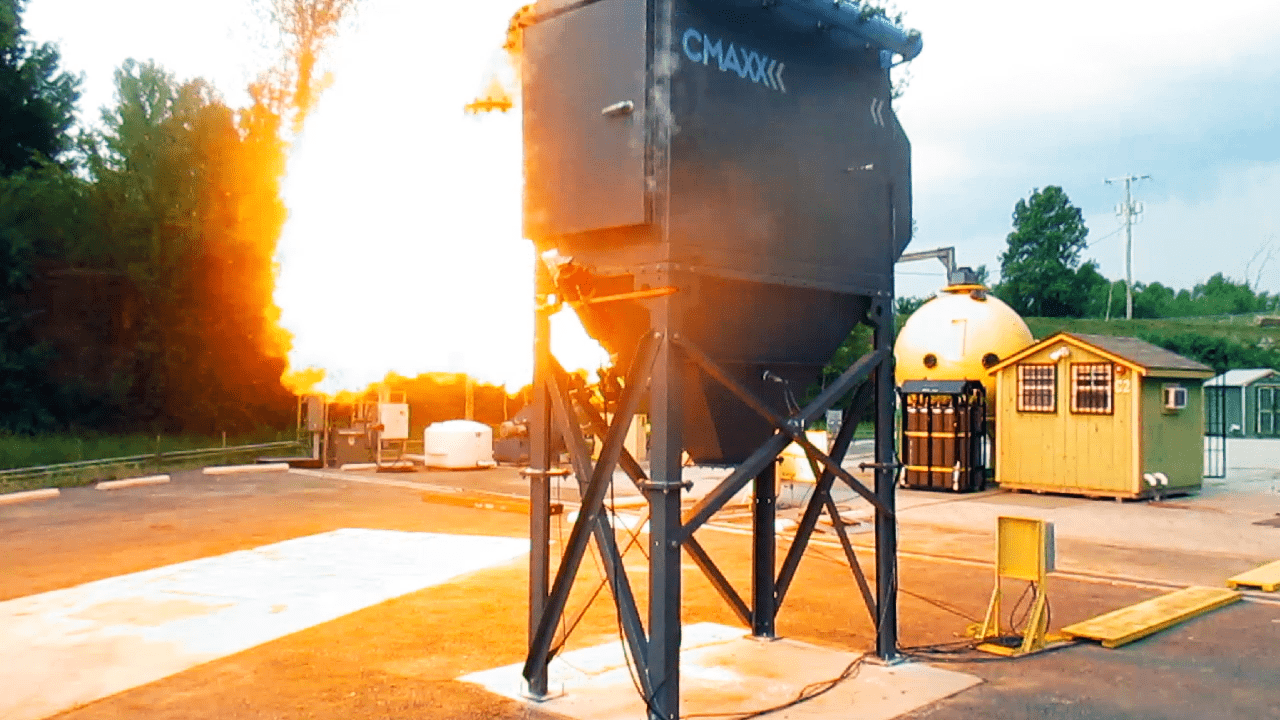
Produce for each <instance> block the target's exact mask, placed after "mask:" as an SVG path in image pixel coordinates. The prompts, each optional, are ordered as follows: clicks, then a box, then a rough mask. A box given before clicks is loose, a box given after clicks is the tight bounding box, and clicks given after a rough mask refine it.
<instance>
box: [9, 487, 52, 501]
mask: <svg viewBox="0 0 1280 720" xmlns="http://www.w3.org/2000/svg"><path fill="white" fill-rule="evenodd" d="M61 494H62V492H61V491H60V490H58V488H42V489H40V490H24V491H22V492H15V493H5V494H3V495H0V505H17V504H18V503H24V502H31V501H33V500H49V499H51V498H56V497H58V496H59V495H61Z"/></svg>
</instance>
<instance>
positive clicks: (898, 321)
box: [893, 297, 933, 328]
mask: <svg viewBox="0 0 1280 720" xmlns="http://www.w3.org/2000/svg"><path fill="white" fill-rule="evenodd" d="M932 299H933V298H932V297H897V298H894V299H893V320H894V324H895V327H898V328H901V327H902V324H903V323H905V322H906V321H907V318H909V317H911V314H912V313H914V312H915V311H916V310H919V309H920V306H921V305H924V304H925V303H927V302H929V301H930V300H932Z"/></svg>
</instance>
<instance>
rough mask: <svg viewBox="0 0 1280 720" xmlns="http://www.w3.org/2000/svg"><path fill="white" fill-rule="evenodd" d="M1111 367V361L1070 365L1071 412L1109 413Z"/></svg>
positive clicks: (1110, 407) (1110, 408)
mask: <svg viewBox="0 0 1280 720" xmlns="http://www.w3.org/2000/svg"><path fill="white" fill-rule="evenodd" d="M1112 368H1113V366H1112V364H1111V363H1075V364H1073V365H1072V366H1071V412H1073V413H1083V414H1086V415H1110V414H1111V412H1112V383H1111V376H1112V374H1113V372H1112Z"/></svg>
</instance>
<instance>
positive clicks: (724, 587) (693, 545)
mask: <svg viewBox="0 0 1280 720" xmlns="http://www.w3.org/2000/svg"><path fill="white" fill-rule="evenodd" d="M684 549H685V550H686V551H687V552H688V553H689V557H690V558H691V559H692V560H693V562H694V564H695V565H697V566H698V569H699V570H702V574H703V575H706V576H707V580H709V581H710V582H711V586H712V587H713V588H715V589H716V592H718V593H720V597H721V598H723V599H724V601H725V602H726V603H728V604H729V607H730V608H732V609H733V612H734V613H736V614H737V616H738V618H739V619H740V620H742V623H743V624H744V625H746V626H747V627H750V626H751V608H749V607H747V603H746V601H745V600H743V599H742V596H741V595H739V594H738V591H737V590H734V589H733V585H732V584H731V583H730V582H729V578H727V577H725V576H724V573H722V572H720V568H719V567H717V566H716V564H715V561H713V560H712V559H711V556H710V555H708V554H707V551H706V549H705V548H703V547H702V543H700V542H698V540H697V538H695V537H694V536H693V535H690V536H689V537H687V538H685V539H684Z"/></svg>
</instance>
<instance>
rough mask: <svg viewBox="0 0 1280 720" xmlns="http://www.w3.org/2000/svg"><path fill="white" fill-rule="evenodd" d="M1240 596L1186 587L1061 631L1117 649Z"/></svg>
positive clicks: (1233, 592) (1220, 591)
mask: <svg viewBox="0 0 1280 720" xmlns="http://www.w3.org/2000/svg"><path fill="white" fill-rule="evenodd" d="M1239 599H1240V593H1238V592H1236V591H1234V590H1227V589H1226V588H1211V587H1189V588H1184V589H1182V590H1178V591H1176V592H1171V593H1169V594H1168V595H1161V596H1160V597H1157V598H1151V599H1150V600H1146V601H1143V602H1140V603H1138V604H1137V605H1130V606H1129V607H1126V608H1120V609H1119V610H1113V611H1112V612H1109V613H1107V614H1105V615H1099V616H1098V617H1096V618H1092V619H1090V620H1085V621H1083V622H1078V623H1076V624H1075V625H1068V626H1067V627H1064V628H1062V632H1063V633H1065V634H1066V635H1069V636H1070V637H1075V638H1087V639H1090V640H1097V641H1099V642H1101V643H1102V646H1103V647H1108V648H1117V647H1120V646H1121V645H1124V644H1126V643H1131V642H1133V641H1134V640H1137V639H1139V638H1144V637H1146V636H1148V635H1151V634H1152V633H1156V632H1159V631H1161V630H1164V629H1165V628H1169V627H1173V626H1174V625H1177V624H1178V623H1180V622H1182V621H1184V620H1190V619H1191V618H1193V617H1195V616H1197V615H1202V614H1204V613H1207V612H1209V611H1210V610H1216V609H1217V608H1220V607H1222V606H1224V605H1230V604H1231V603H1233V602H1235V601H1237V600H1239Z"/></svg>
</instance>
